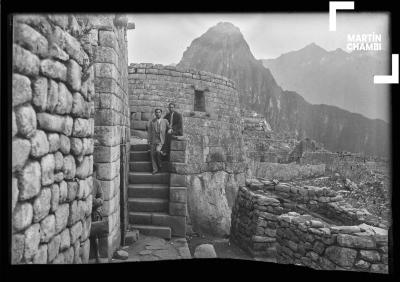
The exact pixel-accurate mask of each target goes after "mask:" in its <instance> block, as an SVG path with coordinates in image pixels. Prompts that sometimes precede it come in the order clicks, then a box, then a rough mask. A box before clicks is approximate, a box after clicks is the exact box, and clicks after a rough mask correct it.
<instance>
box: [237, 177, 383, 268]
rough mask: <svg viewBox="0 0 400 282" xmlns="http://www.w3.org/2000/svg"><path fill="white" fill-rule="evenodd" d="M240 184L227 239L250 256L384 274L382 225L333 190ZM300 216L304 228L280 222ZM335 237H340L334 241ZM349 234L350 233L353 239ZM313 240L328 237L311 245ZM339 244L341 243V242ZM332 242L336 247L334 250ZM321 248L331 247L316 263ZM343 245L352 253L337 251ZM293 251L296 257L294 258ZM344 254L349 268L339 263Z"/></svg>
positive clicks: (250, 182)
mask: <svg viewBox="0 0 400 282" xmlns="http://www.w3.org/2000/svg"><path fill="white" fill-rule="evenodd" d="M246 185H247V187H240V189H239V192H238V195H237V198H236V201H235V205H234V207H233V209H232V224H231V236H230V239H231V240H232V242H234V243H236V244H237V245H239V246H240V247H241V248H243V249H244V250H247V251H248V252H249V253H250V254H251V255H253V256H256V257H265V258H267V259H269V260H271V261H277V262H283V263H296V264H301V265H307V266H310V267H314V268H317V269H336V267H337V266H336V265H335V264H338V265H339V266H340V267H344V269H357V270H364V271H377V272H387V253H388V249H387V248H388V247H387V243H388V242H387V240H388V234H387V226H384V225H381V224H380V223H379V221H378V219H377V218H376V217H374V216H373V215H371V214H370V213H368V212H366V211H365V210H359V209H354V208H352V207H350V206H347V205H345V204H344V203H343V201H342V198H341V196H338V195H337V194H336V192H335V191H333V190H331V189H328V188H326V187H322V188H320V187H311V186H308V187H296V186H293V185H288V184H286V183H276V182H272V181H268V180H261V181H260V180H247V181H246ZM300 215H301V218H304V219H307V220H309V222H307V224H308V225H307V226H308V227H307V228H305V227H304V226H301V227H300V226H299V227H298V222H297V223H293V224H296V225H295V226H294V225H293V226H292V225H290V224H291V223H290V222H291V221H290V220H289V223H290V224H289V225H288V224H287V223H286V221H287V218H288V217H289V218H291V217H293V216H296V217H300ZM293 222H295V220H293ZM321 222H323V223H321ZM343 224H345V225H347V226H343ZM377 226H379V227H377ZM303 227H304V228H305V229H304V228H303ZM380 227H384V228H385V229H382V228H380ZM284 228H286V229H284ZM316 228H321V230H316ZM293 229H294V230H293ZM297 229H301V231H300V230H297ZM371 230H372V231H371ZM299 232H300V233H299ZM324 232H325V233H324ZM338 233H339V234H344V235H340V236H339V237H340V238H341V239H338V240H336V237H337V234H338ZM349 233H354V234H353V237H352V236H349V235H348V234H349ZM375 233H379V234H380V235H376V234H375ZM333 234H335V235H333ZM317 235H321V236H325V237H326V236H328V237H329V238H325V237H324V238H320V240H321V241H315V240H317V239H316V238H317V237H316V236H317ZM354 236H357V238H355V237H354ZM367 237H368V238H367ZM288 238H289V239H288ZM335 240H336V241H335ZM340 240H342V241H340ZM345 240H347V242H344V243H342V242H343V241H345ZM366 241H368V242H369V243H368V242H367V243H368V244H369V245H368V246H367V247H366V246H364V245H363V244H364V243H365V242H366ZM307 242H313V243H314V245H312V244H311V243H307ZM316 242H318V243H316ZM336 242H337V244H339V245H340V246H336V245H335V244H336ZM371 242H373V244H372V243H371ZM378 242H379V243H378ZM309 244H311V246H310V245H309ZM346 244H347V245H346ZM352 244H353V245H352ZM325 245H329V246H331V245H332V246H335V248H330V249H329V250H328V252H327V253H326V256H328V257H329V259H328V258H326V257H324V258H320V256H321V257H322V253H323V251H324V248H325ZM299 246H300V247H299ZM305 246H307V247H305ZM343 246H344V247H350V248H355V249H356V251H354V250H350V251H349V250H347V249H345V250H343V249H342V247H343ZM301 248H303V249H301ZM304 248H306V251H305V250H304ZM307 248H308V249H307ZM318 248H319V249H318ZM316 250H318V251H316ZM296 251H298V252H299V253H297V254H296ZM311 251H312V252H311ZM310 252H311V253H310ZM348 253H351V254H350V255H351V256H352V257H351V258H350V260H351V263H350V262H349V263H346V264H345V265H344V264H343V263H340V261H341V260H342V259H343V260H345V259H346V256H347V254H348ZM377 253H378V255H377ZM335 256H336V257H335ZM368 256H370V257H368ZM372 257H373V258H372ZM356 258H357V260H356ZM338 262H339V263H338ZM372 264H375V265H374V266H372ZM370 266H371V268H370ZM329 267H333V268H329ZM340 269H342V268H340Z"/></svg>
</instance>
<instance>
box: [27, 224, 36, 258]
mask: <svg viewBox="0 0 400 282" xmlns="http://www.w3.org/2000/svg"><path fill="white" fill-rule="evenodd" d="M39 243H40V224H39V223H36V224H33V225H31V226H30V227H28V228H27V229H26V230H25V251H24V258H25V260H27V261H29V260H31V259H32V258H33V256H34V255H35V254H36V253H37V251H38V248H39Z"/></svg>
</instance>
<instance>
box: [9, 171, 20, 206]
mask: <svg viewBox="0 0 400 282" xmlns="http://www.w3.org/2000/svg"><path fill="white" fill-rule="evenodd" d="M18 195H19V190H18V179H17V178H14V177H13V178H12V180H11V212H13V211H14V208H15V206H16V204H17V202H18Z"/></svg>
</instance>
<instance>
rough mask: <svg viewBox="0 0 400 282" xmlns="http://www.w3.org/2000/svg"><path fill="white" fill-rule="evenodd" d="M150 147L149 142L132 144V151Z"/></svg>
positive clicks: (145, 149) (144, 149) (146, 149)
mask: <svg viewBox="0 0 400 282" xmlns="http://www.w3.org/2000/svg"><path fill="white" fill-rule="evenodd" d="M148 150H150V147H149V145H148V144H135V145H131V151H148Z"/></svg>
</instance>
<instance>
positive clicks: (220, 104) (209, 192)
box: [129, 64, 246, 235]
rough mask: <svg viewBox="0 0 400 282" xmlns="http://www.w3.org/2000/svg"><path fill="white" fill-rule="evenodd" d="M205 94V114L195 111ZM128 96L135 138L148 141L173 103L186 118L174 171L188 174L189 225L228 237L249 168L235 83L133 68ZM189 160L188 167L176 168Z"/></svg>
mask: <svg viewBox="0 0 400 282" xmlns="http://www.w3.org/2000/svg"><path fill="white" fill-rule="evenodd" d="M199 91H200V92H203V95H204V98H205V111H194V108H195V95H196V94H195V93H196V92H199ZM129 97H130V110H131V114H132V119H131V121H132V123H131V129H132V135H133V136H136V137H142V138H147V134H146V132H145V129H146V123H147V122H148V120H150V119H151V118H153V112H154V109H155V108H156V107H159V108H162V109H163V114H165V113H166V109H167V106H168V103H169V102H175V103H176V110H177V111H178V112H180V113H182V116H183V132H184V138H185V139H186V150H185V151H182V152H179V153H177V154H173V155H171V162H172V163H173V167H174V169H173V172H175V173H177V174H181V175H186V182H187V187H188V213H189V215H190V217H189V218H188V223H191V224H192V225H193V228H194V229H195V231H196V230H197V231H201V232H208V233H213V234H218V235H223V234H227V233H229V228H230V213H231V208H232V205H233V202H234V199H235V197H236V193H237V189H238V188H239V185H243V184H244V179H245V172H246V164H245V151H244V148H243V147H244V146H243V145H244V144H243V138H242V134H241V133H242V129H243V126H242V122H241V116H240V109H239V97H238V92H237V90H236V88H235V84H234V82H233V81H231V80H228V79H226V78H224V77H221V76H218V75H215V74H211V73H208V72H203V71H196V70H183V69H179V68H176V67H171V66H162V65H152V64H131V65H130V66H129ZM182 159H185V160H186V163H185V165H179V164H176V165H175V166H174V163H175V162H176V163H179V162H180V160H182Z"/></svg>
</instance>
